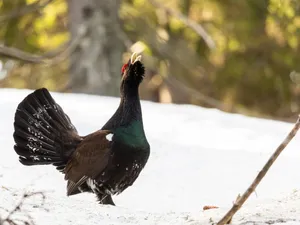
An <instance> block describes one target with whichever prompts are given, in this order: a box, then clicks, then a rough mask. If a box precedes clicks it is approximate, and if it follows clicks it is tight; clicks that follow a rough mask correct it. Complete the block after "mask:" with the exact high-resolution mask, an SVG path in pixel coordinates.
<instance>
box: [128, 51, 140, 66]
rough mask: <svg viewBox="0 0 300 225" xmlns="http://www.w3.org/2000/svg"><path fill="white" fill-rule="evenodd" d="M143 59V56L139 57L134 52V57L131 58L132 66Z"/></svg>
mask: <svg viewBox="0 0 300 225" xmlns="http://www.w3.org/2000/svg"><path fill="white" fill-rule="evenodd" d="M141 59H142V56H141V55H138V54H137V53H136V52H134V53H133V54H132V55H131V58H130V64H134V63H135V62H137V61H141Z"/></svg>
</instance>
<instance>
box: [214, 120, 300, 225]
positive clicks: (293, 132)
mask: <svg viewBox="0 0 300 225" xmlns="http://www.w3.org/2000/svg"><path fill="white" fill-rule="evenodd" d="M299 128H300V116H298V119H297V122H296V123H295V125H294V127H293V129H292V130H291V131H290V133H289V134H288V135H287V137H286V138H285V139H284V141H283V142H282V143H281V144H280V145H279V146H278V147H277V149H276V151H275V152H274V153H273V155H272V156H271V157H270V159H269V160H268V161H267V163H266V164H265V165H264V167H263V168H262V170H261V171H260V172H259V173H258V175H257V176H256V178H255V179H254V181H253V183H252V184H251V185H250V186H249V188H248V189H247V190H246V192H245V193H244V194H243V195H242V196H241V197H240V198H239V199H238V200H237V201H236V202H235V203H234V204H233V206H232V208H231V209H230V210H229V211H228V212H227V213H226V215H225V216H224V217H223V218H222V219H221V220H220V221H219V222H218V223H217V225H224V224H226V223H227V222H228V221H229V220H231V218H232V217H233V215H234V214H235V213H236V212H237V211H238V210H239V209H240V208H241V207H242V205H243V204H244V203H245V201H246V200H247V199H248V197H249V196H250V195H251V194H252V192H253V191H254V190H255V189H256V187H257V185H258V184H259V183H260V181H261V180H262V179H263V178H264V176H265V175H266V173H267V172H268V170H269V169H270V167H271V166H272V164H273V163H274V162H275V160H276V159H277V157H278V156H279V155H280V153H281V152H282V151H283V150H284V149H285V147H286V146H287V145H288V144H289V143H290V141H291V140H292V139H293V137H294V136H295V135H296V133H297V131H298V130H299Z"/></svg>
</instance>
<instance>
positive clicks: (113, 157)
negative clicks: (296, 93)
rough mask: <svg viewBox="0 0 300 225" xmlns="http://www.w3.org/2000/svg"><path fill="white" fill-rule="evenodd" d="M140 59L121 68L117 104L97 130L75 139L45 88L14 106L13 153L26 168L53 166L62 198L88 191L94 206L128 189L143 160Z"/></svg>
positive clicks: (145, 146) (145, 143) (146, 147)
mask: <svg viewBox="0 0 300 225" xmlns="http://www.w3.org/2000/svg"><path fill="white" fill-rule="evenodd" d="M140 60H141V56H138V55H137V54H136V53H134V54H132V56H131V58H130V60H129V61H128V63H126V64H125V65H124V66H123V67H122V79H121V87H120V92H121V101H120V105H119V107H118V109H117V110H116V112H115V113H114V115H113V116H112V117H111V118H110V119H109V121H108V122H107V123H106V124H105V125H104V126H103V127H102V128H101V129H100V130H98V131H96V132H94V133H91V134H89V135H87V136H80V135H79V134H78V133H77V130H76V128H75V127H74V125H73V124H72V123H71V120H70V119H69V117H68V116H67V115H66V114H65V113H64V111H63V110H62V108H61V107H60V106H59V105H58V104H57V103H56V102H55V100H54V99H53V98H52V97H51V95H50V93H49V92H48V90H47V89H46V88H41V89H38V90H35V91H34V92H33V93H31V94H29V95H28V96H27V97H26V98H25V99H24V100H23V101H22V102H21V103H20V104H19V105H18V107H17V110H16V113H15V120H14V134H13V137H14V141H15V145H14V150H15V151H16V153H17V154H18V155H19V161H20V162H21V163H22V164H23V165H26V166H32V165H47V164H52V165H54V166H55V167H56V168H57V169H58V170H59V171H61V172H62V173H64V174H65V180H67V181H68V183H67V195H68V196H70V195H75V194H78V193H81V192H93V193H95V194H96V196H97V199H98V200H99V202H100V204H111V205H115V204H114V202H113V200H112V197H111V195H115V194H119V193H121V192H122V191H124V190H125V189H126V188H127V187H129V186H131V185H132V184H133V183H134V181H135V180H136V179H137V177H138V176H139V174H140V172H141V171H142V169H143V168H144V166H145V164H146V163H147V161H148V158H149V154H150V145H149V143H148V141H147V138H146V136H145V132H144V127H143V119H142V110H141V104H140V99H139V91H138V89H139V85H140V83H141V82H142V80H143V78H144V74H145V69H144V66H143V64H142V63H141V61H140Z"/></svg>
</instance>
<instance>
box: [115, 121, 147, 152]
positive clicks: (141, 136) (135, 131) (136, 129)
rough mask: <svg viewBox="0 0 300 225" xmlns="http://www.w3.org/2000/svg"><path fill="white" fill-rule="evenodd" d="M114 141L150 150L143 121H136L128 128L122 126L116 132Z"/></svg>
mask: <svg viewBox="0 0 300 225" xmlns="http://www.w3.org/2000/svg"><path fill="white" fill-rule="evenodd" d="M114 139H115V140H116V141H118V142H121V143H123V144H125V145H127V146H132V147H134V148H142V149H146V148H149V144H148V141H147V139H146V136H145V132H144V128H143V123H142V121H139V120H136V121H133V122H131V123H130V124H129V125H128V126H122V127H119V128H117V129H115V131H114Z"/></svg>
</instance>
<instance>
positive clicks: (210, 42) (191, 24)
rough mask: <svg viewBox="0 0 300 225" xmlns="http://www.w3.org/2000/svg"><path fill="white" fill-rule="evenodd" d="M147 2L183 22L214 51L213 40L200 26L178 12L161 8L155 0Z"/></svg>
mask: <svg viewBox="0 0 300 225" xmlns="http://www.w3.org/2000/svg"><path fill="white" fill-rule="evenodd" d="M149 2H150V3H151V4H152V5H153V6H155V7H157V8H161V9H163V10H164V11H165V12H166V13H168V14H170V15H172V16H174V17H176V18H177V19H179V20H181V22H183V23H184V24H185V25H186V26H188V27H190V28H191V29H193V30H194V31H195V32H196V33H197V34H198V35H199V36H201V37H202V38H203V40H204V41H205V43H206V44H207V46H208V47H209V48H210V49H214V48H215V47H216V44H215V42H214V40H213V39H212V38H211V36H210V35H209V34H208V33H207V32H206V30H205V29H204V28H203V27H202V26H201V25H200V24H198V23H196V22H195V21H193V20H191V19H189V18H188V17H186V16H185V15H183V14H182V13H180V12H176V11H174V10H172V9H169V8H167V7H165V6H163V5H162V4H160V3H158V2H157V1H155V0H149Z"/></svg>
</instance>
